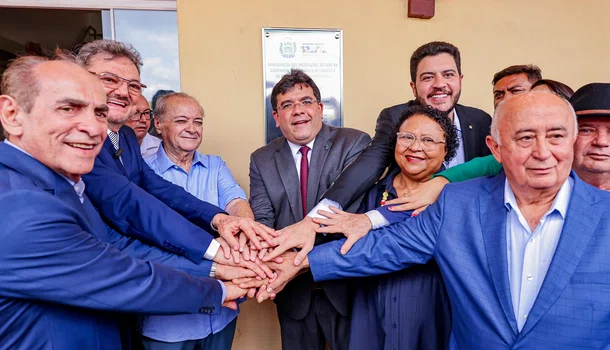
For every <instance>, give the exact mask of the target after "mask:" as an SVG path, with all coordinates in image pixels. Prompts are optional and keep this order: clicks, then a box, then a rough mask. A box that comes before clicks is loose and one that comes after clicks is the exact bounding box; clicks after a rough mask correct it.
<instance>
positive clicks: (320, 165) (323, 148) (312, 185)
mask: <svg viewBox="0 0 610 350" xmlns="http://www.w3.org/2000/svg"><path fill="white" fill-rule="evenodd" d="M333 134H334V133H331V131H330V129H329V127H328V125H326V124H322V129H321V130H320V132H319V133H318V136H316V141H315V142H314V144H313V153H312V154H311V164H310V165H309V178H308V179H307V212H309V211H310V210H311V209H313V207H314V206H315V205H316V204H317V203H318V198H320V196H322V193H324V191H325V190H326V189H323V190H322V191H319V189H320V188H319V187H320V178H321V177H322V171H323V170H324V164H325V163H326V158H327V157H328V153H329V149H330V146H331V145H332V144H333V142H332V135H333ZM318 192H320V193H318Z"/></svg>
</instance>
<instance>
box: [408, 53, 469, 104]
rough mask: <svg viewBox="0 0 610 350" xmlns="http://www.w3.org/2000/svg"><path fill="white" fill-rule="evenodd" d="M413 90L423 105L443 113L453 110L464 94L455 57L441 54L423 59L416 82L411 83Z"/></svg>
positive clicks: (418, 68) (418, 67) (419, 65)
mask: <svg viewBox="0 0 610 350" xmlns="http://www.w3.org/2000/svg"><path fill="white" fill-rule="evenodd" d="M411 88H412V89H413V95H414V96H415V98H416V99H417V101H419V103H421V104H422V105H424V106H431V107H432V108H435V109H438V110H440V111H443V112H448V111H451V110H453V107H454V106H455V105H456V104H457V102H458V100H459V99H460V94H461V92H462V76H461V75H460V74H459V73H458V69H457V65H456V64H455V60H454V59H453V56H451V55H450V54H448V53H441V54H438V55H436V56H428V57H426V58H424V59H422V60H421V61H420V62H419V64H418V65H417V74H416V81H415V82H411Z"/></svg>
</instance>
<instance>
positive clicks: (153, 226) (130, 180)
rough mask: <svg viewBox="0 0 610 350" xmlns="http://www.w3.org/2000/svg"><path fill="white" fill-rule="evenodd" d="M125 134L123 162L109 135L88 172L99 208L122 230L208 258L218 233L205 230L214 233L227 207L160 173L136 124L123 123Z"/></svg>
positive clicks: (176, 250)
mask: <svg viewBox="0 0 610 350" xmlns="http://www.w3.org/2000/svg"><path fill="white" fill-rule="evenodd" d="M119 134H120V137H119V142H120V144H119V145H120V147H121V148H122V149H123V154H122V155H121V160H122V163H121V160H119V158H117V157H114V153H115V150H114V147H113V146H112V142H111V141H110V138H107V139H106V141H105V142H104V147H103V148H102V151H101V152H100V154H99V155H98V156H97V158H96V159H95V166H94V167H93V170H92V171H91V172H90V173H89V174H87V175H85V176H83V180H84V181H85V184H86V185H87V186H86V193H87V195H88V196H89V198H90V199H91V201H92V202H93V204H94V205H95V207H96V208H97V209H98V210H99V211H100V213H101V215H102V217H103V218H104V220H105V221H106V222H107V223H108V224H109V225H110V226H112V227H113V228H115V229H116V230H117V231H119V232H122V233H124V234H126V235H129V236H133V237H135V238H138V239H140V240H144V241H147V242H151V243H153V244H155V245H158V246H160V247H163V248H164V249H167V250H169V251H171V252H173V253H176V254H180V255H185V256H187V257H188V258H189V259H191V260H193V261H194V262H198V261H199V260H201V259H203V255H204V254H205V252H206V250H207V248H208V246H209V245H210V242H211V241H212V239H213V236H212V235H211V234H209V233H206V232H203V231H202V229H203V230H205V231H208V232H211V231H212V230H211V228H210V222H211V221H212V218H213V217H214V216H215V215H216V214H218V213H223V211H222V210H221V209H220V208H218V207H216V206H214V205H211V204H209V203H206V202H203V201H201V200H199V199H197V198H196V197H194V196H193V195H191V194H190V193H188V192H186V191H185V190H184V189H182V187H180V186H176V185H174V184H172V183H171V182H169V181H166V180H164V179H163V178H162V177H160V176H158V175H157V174H155V172H154V171H152V170H151V169H150V168H149V167H148V165H147V164H146V162H144V160H143V159H142V156H141V155H140V146H139V145H138V140H137V138H136V136H135V134H134V132H133V130H131V128H129V127H126V126H123V127H121V129H120V130H119ZM185 218H186V219H187V220H185Z"/></svg>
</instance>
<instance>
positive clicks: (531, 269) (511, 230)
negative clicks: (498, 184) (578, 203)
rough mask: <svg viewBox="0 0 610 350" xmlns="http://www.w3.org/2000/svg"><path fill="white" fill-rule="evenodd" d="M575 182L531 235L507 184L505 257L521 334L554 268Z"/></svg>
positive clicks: (560, 194) (567, 185) (566, 186)
mask: <svg viewBox="0 0 610 350" xmlns="http://www.w3.org/2000/svg"><path fill="white" fill-rule="evenodd" d="M572 187H574V180H572V179H571V178H568V180H566V182H565V183H564V184H563V185H562V186H561V189H560V190H559V192H558V193H557V196H556V197H555V200H554V201H553V204H552V205H551V207H550V209H549V210H548V211H547V212H546V213H545V214H544V215H543V216H542V218H541V219H540V223H539V224H538V226H537V227H536V229H535V230H534V231H533V232H532V230H531V229H530V227H529V224H528V223H527V220H526V219H525V217H524V216H523V215H522V214H521V210H520V209H519V206H518V205H517V200H516V199H515V194H514V193H513V190H512V189H511V188H510V185H509V184H508V180H507V181H506V182H505V184H504V205H505V206H506V209H507V210H508V212H507V217H506V250H507V252H506V256H507V258H508V272H509V282H510V294H511V299H512V304H513V310H514V312H515V317H516V319H517V327H518V328H519V331H521V329H522V328H523V325H524V324H525V321H527V316H528V314H529V312H530V310H531V309H532V306H533V305H534V301H536V297H537V296H538V292H540V287H541V286H542V282H544V278H545V276H546V273H547V271H548V269H549V265H550V264H551V260H552V259H553V255H554V254H555V249H557V243H558V242H559V237H560V236H561V230H562V229H563V223H564V220H565V218H566V212H567V210H568V203H569V202H570V195H571V194H572Z"/></svg>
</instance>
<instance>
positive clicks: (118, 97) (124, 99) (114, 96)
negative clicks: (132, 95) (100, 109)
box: [107, 93, 130, 104]
mask: <svg viewBox="0 0 610 350" xmlns="http://www.w3.org/2000/svg"><path fill="white" fill-rule="evenodd" d="M107 99H108V100H110V99H112V100H117V101H122V102H125V103H127V104H129V102H130V100H129V97H126V96H121V95H117V94H115V93H111V94H110V95H108V96H107Z"/></svg>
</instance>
